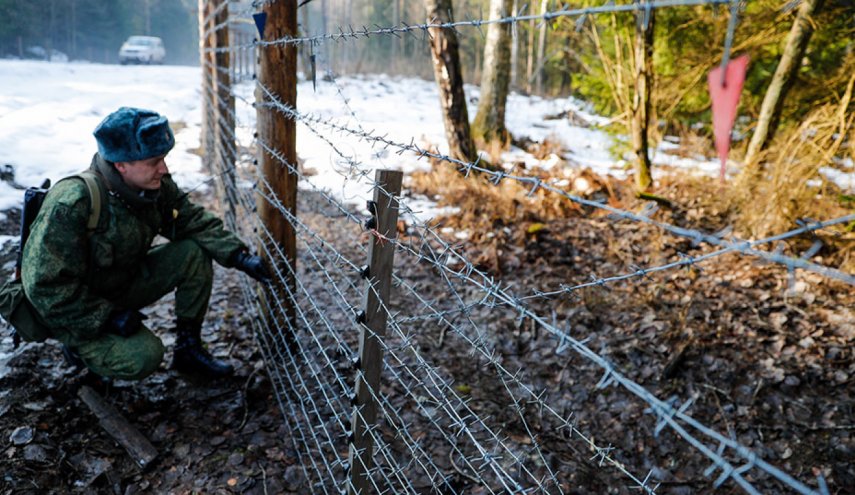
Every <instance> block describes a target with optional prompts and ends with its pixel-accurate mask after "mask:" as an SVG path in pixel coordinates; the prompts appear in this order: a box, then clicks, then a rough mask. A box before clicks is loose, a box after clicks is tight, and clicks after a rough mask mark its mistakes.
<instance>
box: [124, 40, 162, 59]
mask: <svg viewBox="0 0 855 495" xmlns="http://www.w3.org/2000/svg"><path fill="white" fill-rule="evenodd" d="M164 57H166V49H165V48H163V40H161V39H160V38H157V37H155V36H131V37H130V38H128V40H127V41H125V42H124V43H123V44H122V47H121V48H120V49H119V63H120V64H122V65H125V64H127V63H130V62H133V63H137V64H162V63H163V58H164Z"/></svg>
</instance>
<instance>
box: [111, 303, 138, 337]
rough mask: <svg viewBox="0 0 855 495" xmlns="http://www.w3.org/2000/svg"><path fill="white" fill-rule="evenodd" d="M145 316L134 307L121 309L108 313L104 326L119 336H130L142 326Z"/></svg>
mask: <svg viewBox="0 0 855 495" xmlns="http://www.w3.org/2000/svg"><path fill="white" fill-rule="evenodd" d="M145 318H146V316H145V315H144V314H142V313H140V312H139V311H137V310H135V309H123V310H117V311H113V312H112V313H110V317H109V318H108V319H107V322H106V323H105V324H104V328H105V329H106V330H107V331H108V332H110V333H112V334H116V335H119V336H121V337H130V336H131V335H133V334H135V333H137V332H138V331H139V329H140V328H141V327H142V322H143V320H145Z"/></svg>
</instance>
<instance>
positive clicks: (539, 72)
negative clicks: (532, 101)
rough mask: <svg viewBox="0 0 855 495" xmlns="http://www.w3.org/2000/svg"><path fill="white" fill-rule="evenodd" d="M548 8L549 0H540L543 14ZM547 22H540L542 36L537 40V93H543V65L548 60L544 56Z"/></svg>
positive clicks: (535, 85)
mask: <svg viewBox="0 0 855 495" xmlns="http://www.w3.org/2000/svg"><path fill="white" fill-rule="evenodd" d="M548 8H549V0H543V1H542V2H540V13H541V14H544V13H546V9H548ZM546 24H547V23H546V21H543V22H542V23H541V24H540V37H539V38H538V40H537V63H536V64H535V66H534V67H535V69H534V70H535V71H536V72H537V75H536V76H535V83H534V87H535V90H536V91H537V94H543V66H544V65H546V62H545V61H544V60H543V56H544V54H545V53H546Z"/></svg>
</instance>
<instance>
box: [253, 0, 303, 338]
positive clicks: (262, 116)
mask: <svg viewBox="0 0 855 495" xmlns="http://www.w3.org/2000/svg"><path fill="white" fill-rule="evenodd" d="M263 11H264V12H265V13H266V14H267V23H266V27H265V29H264V39H263V40H262V41H264V40H272V39H281V38H287V37H295V36H296V35H297V2H296V1H295V0H288V1H280V2H265V3H264V6H263ZM256 50H257V53H258V55H259V72H258V87H257V88H256V93H255V100H256V101H257V102H259V103H262V102H265V101H269V98H267V96H266V93H265V91H264V90H263V89H262V88H261V86H264V87H265V88H267V90H268V91H270V93H272V94H274V95H278V97H279V99H280V100H281V101H282V103H284V104H286V105H289V106H291V108H297V46H296V45H294V44H291V43H288V44H276V45H268V46H263V45H258V46H256ZM256 125H257V129H258V140H259V142H260V143H261V144H262V146H259V147H258V148H259V155H258V166H259V170H260V173H261V174H262V175H263V176H264V180H265V182H266V183H267V184H269V185H270V188H271V190H270V191H266V192H265V194H267V195H270V196H274V197H275V198H276V199H277V200H278V201H279V202H281V206H282V207H283V208H285V209H287V210H288V211H289V212H291V213H292V214H296V213H297V173H296V167H297V123H296V121H295V120H294V119H293V118H287V117H286V116H285V115H284V114H283V113H282V112H280V111H279V110H277V109H275V108H270V107H268V106H264V105H259V106H258V107H257V111H256ZM265 148H270V149H272V150H276V151H277V153H278V154H279V155H280V156H281V157H282V158H283V159H284V160H285V161H286V162H287V165H286V164H283V163H282V162H281V161H280V160H279V159H277V157H275V156H273V155H271V154H270V153H268V152H267V151H266V150H265ZM292 168H293V171H292ZM259 188H261V189H266V186H263V185H260V186H259ZM257 204H258V215H259V217H260V218H261V221H262V222H263V223H264V225H265V228H266V229H267V230H268V231H269V232H270V235H271V237H272V242H275V243H276V244H278V245H279V247H280V248H281V249H282V252H283V253H284V254H285V256H286V258H287V259H285V260H271V259H267V262H268V264H272V263H273V262H274V261H275V262H277V263H289V264H290V266H291V268H292V269H293V270H291V271H288V270H283V272H285V273H286V274H287V273H295V272H296V260H297V241H296V235H295V230H294V226H293V225H291V223H290V222H288V220H287V219H286V218H285V217H284V216H283V215H282V213H280V212H279V210H278V209H277V205H274V204H271V203H270V202H269V201H267V200H265V199H264V198H262V197H258V200H257ZM260 252H261V255H262V256H265V257H267V254H266V253H267V250H266V249H260ZM285 283H286V284H287V286H288V288H289V289H290V291H291V293H292V294H294V293H296V284H295V282H294V279H293V277H292V278H290V279H288V280H287V281H286V282H285ZM273 290H274V291H275V293H273V294H268V296H269V297H271V298H274V297H275V298H277V299H278V300H281V301H282V302H283V305H284V306H285V308H286V310H285V311H286V313H287V318H288V319H290V320H291V322H292V323H294V322H296V316H297V313H296V310H295V307H294V301H291V300H290V299H289V298H288V297H287V292H286V290H285V287H281V286H279V287H276V288H274V289H273ZM266 307H268V308H272V307H276V305H275V304H268V305H266ZM265 316H266V317H267V319H268V321H271V322H272V321H275V320H276V318H275V317H274V316H273V315H270V314H268V315H265ZM281 326H282V327H283V328H288V325H285V324H283V325H281Z"/></svg>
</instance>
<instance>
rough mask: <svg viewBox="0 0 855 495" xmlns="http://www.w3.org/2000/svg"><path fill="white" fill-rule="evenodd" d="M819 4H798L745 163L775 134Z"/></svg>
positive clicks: (805, 0)
mask: <svg viewBox="0 0 855 495" xmlns="http://www.w3.org/2000/svg"><path fill="white" fill-rule="evenodd" d="M822 3H823V0H802V3H801V5H799V10H798V12H797V13H796V20H795V21H794V22H793V27H792V28H791V29H790V34H789V35H788V36H787V44H786V46H785V47H784V53H783V54H781V60H780V62H778V67H777V68H776V69H775V74H774V75H773V76H772V82H771V83H769V88H768V89H767V90H766V96H764V97H763V104H762V105H761V107H760V116H759V117H758V119H757V127H756V128H755V129H754V134H753V135H752V136H751V142H750V143H749V144H748V151H747V152H746V153H745V163H751V162H753V161H755V160H756V159H757V157H758V155H759V154H760V152H761V151H762V150H763V149H764V148H765V147H766V145H767V144H768V143H769V141H771V140H772V137H774V135H775V131H776V129H777V127H778V122H779V120H780V117H781V108H782V107H783V105H784V100H785V99H786V97H787V92H788V91H789V90H790V87H792V85H793V82H794V80H795V78H796V73H797V72H798V70H799V67H801V65H802V57H804V54H805V49H806V48H807V45H808V42H809V41H810V37H811V35H812V34H813V20H812V19H811V16H813V15H814V14H816V13H817V12H819V10H820V9H821V8H822Z"/></svg>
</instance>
